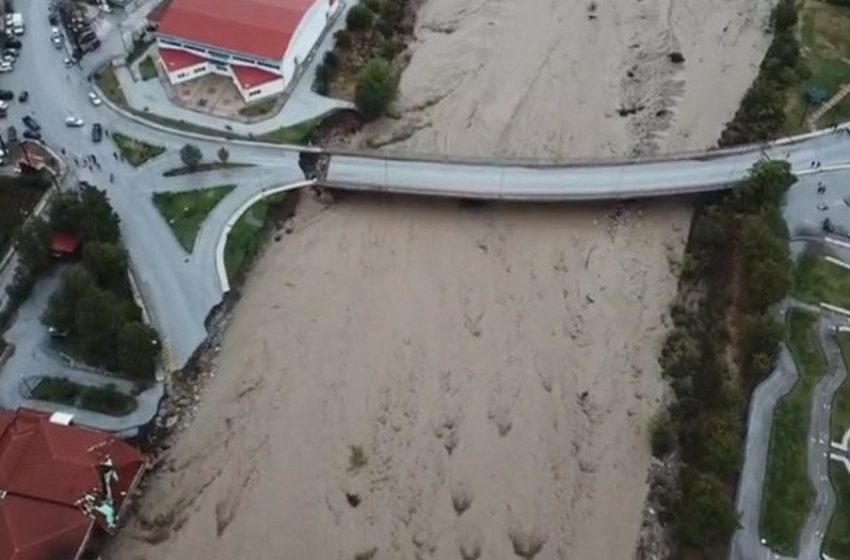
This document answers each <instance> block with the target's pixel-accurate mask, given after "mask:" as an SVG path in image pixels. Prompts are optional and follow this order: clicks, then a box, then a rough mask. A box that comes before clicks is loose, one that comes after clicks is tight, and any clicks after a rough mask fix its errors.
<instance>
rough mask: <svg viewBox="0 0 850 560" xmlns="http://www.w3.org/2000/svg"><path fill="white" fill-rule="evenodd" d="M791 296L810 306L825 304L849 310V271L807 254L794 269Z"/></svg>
mask: <svg viewBox="0 0 850 560" xmlns="http://www.w3.org/2000/svg"><path fill="white" fill-rule="evenodd" d="M792 295H793V296H794V297H796V298H797V299H799V300H801V301H804V302H806V303H810V304H812V305H820V303H821V302H827V303H830V304H832V305H837V306H839V307H842V308H844V309H850V270H847V269H846V268H844V267H842V266H841V265H839V264H836V263H835V262H831V261H830V260H828V259H827V258H825V257H823V256H821V255H816V254H811V253H807V254H805V255H803V256H801V257H800V260H799V262H798V263H797V267H796V268H795V271H794V286H793V290H792Z"/></svg>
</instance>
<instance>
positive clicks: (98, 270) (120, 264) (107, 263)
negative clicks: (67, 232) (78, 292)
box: [83, 241, 128, 293]
mask: <svg viewBox="0 0 850 560" xmlns="http://www.w3.org/2000/svg"><path fill="white" fill-rule="evenodd" d="M83 266H84V267H85V268H86V270H88V271H89V272H90V273H91V275H92V276H93V277H94V280H95V282H97V285H98V286H100V287H101V288H104V289H107V290H112V291H114V292H117V293H128V280H127V251H125V250H124V248H123V247H121V246H120V245H116V244H114V243H101V242H98V241H92V242H91V243H89V244H87V245H86V246H85V249H84V251H83Z"/></svg>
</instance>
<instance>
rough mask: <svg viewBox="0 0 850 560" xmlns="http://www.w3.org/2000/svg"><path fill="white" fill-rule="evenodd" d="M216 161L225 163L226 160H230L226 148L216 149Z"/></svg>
mask: <svg viewBox="0 0 850 560" xmlns="http://www.w3.org/2000/svg"><path fill="white" fill-rule="evenodd" d="M217 155H218V161H220V162H221V163H227V160H229V159H230V152H228V151H227V148H225V147H224V146H222V147H221V148H219V149H218V154H217Z"/></svg>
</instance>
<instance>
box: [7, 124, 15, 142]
mask: <svg viewBox="0 0 850 560" xmlns="http://www.w3.org/2000/svg"><path fill="white" fill-rule="evenodd" d="M6 141H7V142H9V143H10V144H15V143H16V142H17V141H18V129H16V128H15V127H14V126H10V127H9V128H7V129H6Z"/></svg>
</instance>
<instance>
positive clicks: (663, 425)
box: [649, 410, 676, 457]
mask: <svg viewBox="0 0 850 560" xmlns="http://www.w3.org/2000/svg"><path fill="white" fill-rule="evenodd" d="M649 433H650V444H651V446H652V454H653V455H654V456H655V457H664V456H665V455H667V454H668V453H669V452H670V451H672V450H673V448H674V447H675V445H676V426H675V424H674V422H673V419H672V418H671V417H670V414H669V413H668V412H667V411H666V410H661V411H659V412H658V413H657V414H656V415H655V416H654V417H653V418H652V422H651V423H650V428H649Z"/></svg>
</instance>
